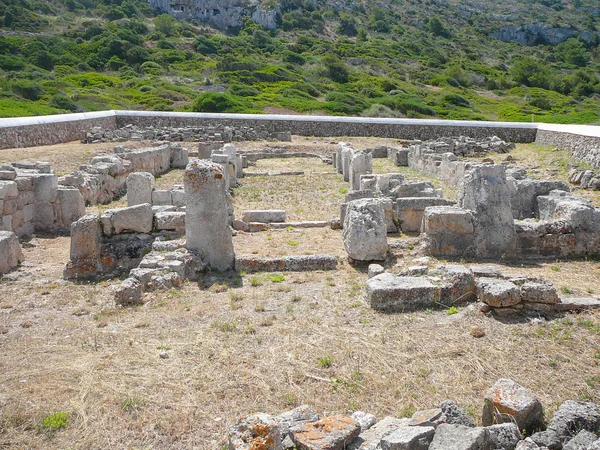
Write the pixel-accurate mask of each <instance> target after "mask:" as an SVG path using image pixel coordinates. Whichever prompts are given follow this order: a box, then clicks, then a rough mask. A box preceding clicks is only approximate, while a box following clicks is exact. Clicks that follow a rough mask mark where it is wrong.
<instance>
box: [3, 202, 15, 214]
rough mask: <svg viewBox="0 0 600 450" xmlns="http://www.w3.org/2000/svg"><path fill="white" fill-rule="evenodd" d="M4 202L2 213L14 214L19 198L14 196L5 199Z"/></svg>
mask: <svg viewBox="0 0 600 450" xmlns="http://www.w3.org/2000/svg"><path fill="white" fill-rule="evenodd" d="M2 203H3V205H2V210H1V211H2V215H7V214H13V213H14V212H15V211H16V210H17V200H16V199H14V198H11V199H5V200H4V201H3V202H2Z"/></svg>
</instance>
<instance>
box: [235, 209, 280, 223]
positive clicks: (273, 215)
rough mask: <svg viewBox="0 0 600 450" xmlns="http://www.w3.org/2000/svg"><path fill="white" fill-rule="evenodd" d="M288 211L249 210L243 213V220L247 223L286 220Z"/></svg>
mask: <svg viewBox="0 0 600 450" xmlns="http://www.w3.org/2000/svg"><path fill="white" fill-rule="evenodd" d="M285 219H286V212H285V210H282V209H273V210H249V211H244V212H243V213H242V221H244V222H246V223H250V222H261V223H273V222H274V223H276V222H285Z"/></svg>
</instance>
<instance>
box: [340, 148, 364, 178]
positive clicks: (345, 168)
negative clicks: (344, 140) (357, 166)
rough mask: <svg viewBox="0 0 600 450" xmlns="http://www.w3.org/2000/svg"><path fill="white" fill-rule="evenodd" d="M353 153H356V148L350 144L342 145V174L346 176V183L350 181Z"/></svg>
mask: <svg viewBox="0 0 600 450" xmlns="http://www.w3.org/2000/svg"><path fill="white" fill-rule="evenodd" d="M340 145H342V144H340ZM353 153H354V148H353V147H352V146H351V145H350V144H343V145H342V149H341V158H342V174H343V175H344V181H350V160H351V159H352V154H353ZM359 187H360V186H359Z"/></svg>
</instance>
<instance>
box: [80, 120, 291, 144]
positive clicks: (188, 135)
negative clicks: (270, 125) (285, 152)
mask: <svg viewBox="0 0 600 450" xmlns="http://www.w3.org/2000/svg"><path fill="white" fill-rule="evenodd" d="M142 140H151V141H168V142H221V143H223V142H238V141H259V140H268V141H291V134H290V133H289V132H276V133H271V132H269V131H268V130H267V128H266V127H265V126H255V127H241V126H236V127H233V126H225V125H222V124H218V125H213V126H204V127H164V126H163V127H159V126H147V127H139V126H136V125H133V124H129V125H126V126H125V127H123V128H119V129H116V130H105V129H103V128H102V127H94V128H92V129H91V130H90V131H88V132H87V133H86V134H85V137H84V138H83V139H82V141H81V142H82V143H83V144H96V143H100V142H126V141H142Z"/></svg>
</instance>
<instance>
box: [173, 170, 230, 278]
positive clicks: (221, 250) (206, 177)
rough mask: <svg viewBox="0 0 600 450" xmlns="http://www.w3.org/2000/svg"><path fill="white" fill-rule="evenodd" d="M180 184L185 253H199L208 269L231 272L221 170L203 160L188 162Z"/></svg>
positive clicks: (225, 189)
mask: <svg viewBox="0 0 600 450" xmlns="http://www.w3.org/2000/svg"><path fill="white" fill-rule="evenodd" d="M184 181H185V183H184V186H185V193H186V219H185V234H186V241H187V246H188V250H189V251H191V252H198V253H200V254H201V255H202V260H203V262H204V263H205V264H207V265H208V266H209V267H211V268H212V269H216V270H228V269H232V268H233V267H234V263H235V253H234V249H233V240H232V235H231V228H230V227H229V206H228V193H227V185H226V179H225V175H224V170H223V167H222V166H221V165H220V164H217V163H213V162H210V161H207V160H192V161H191V162H190V163H189V164H188V166H187V167H186V171H185V177H184Z"/></svg>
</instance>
